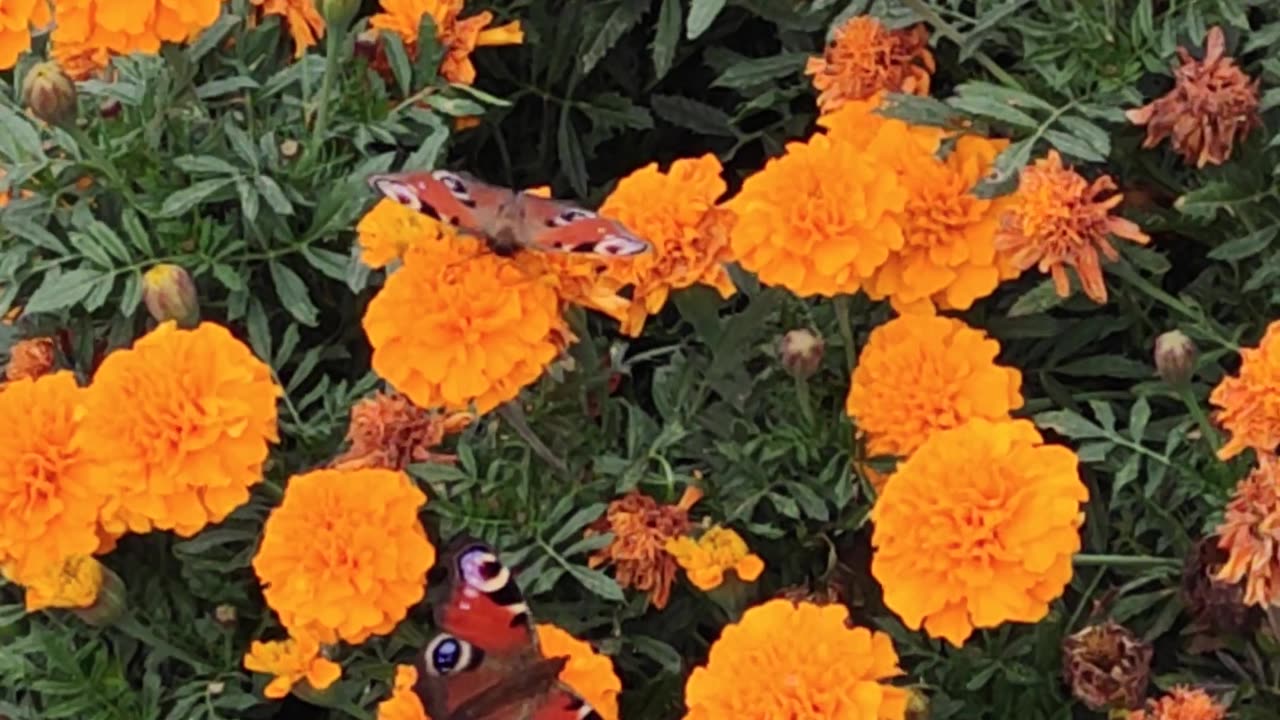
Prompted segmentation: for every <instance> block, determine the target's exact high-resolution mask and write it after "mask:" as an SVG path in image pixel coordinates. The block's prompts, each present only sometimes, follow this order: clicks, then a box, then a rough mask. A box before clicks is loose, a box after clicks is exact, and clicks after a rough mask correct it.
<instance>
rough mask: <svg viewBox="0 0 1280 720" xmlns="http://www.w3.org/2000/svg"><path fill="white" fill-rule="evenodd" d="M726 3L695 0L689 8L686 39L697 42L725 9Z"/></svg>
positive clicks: (723, 1)
mask: <svg viewBox="0 0 1280 720" xmlns="http://www.w3.org/2000/svg"><path fill="white" fill-rule="evenodd" d="M725 2H726V0H693V3H692V4H691V5H690V6H689V19H688V20H687V21H686V22H685V26H686V30H685V37H687V38H689V39H690V40H695V39H697V37H698V36H699V35H701V34H702V33H704V32H706V31H707V28H709V27H711V23H713V22H715V20H716V16H717V15H719V14H720V11H721V10H723V9H724V6H725Z"/></svg>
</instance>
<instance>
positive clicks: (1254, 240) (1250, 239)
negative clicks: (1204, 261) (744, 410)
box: [1209, 225, 1280, 262]
mask: <svg viewBox="0 0 1280 720" xmlns="http://www.w3.org/2000/svg"><path fill="white" fill-rule="evenodd" d="M1277 233H1280V225H1272V226H1271V227H1266V228H1263V229H1261V230H1256V231H1254V232H1251V233H1249V234H1248V235H1245V236H1244V237H1238V238H1236V239H1235V240H1228V241H1227V242H1224V243H1222V244H1221V245H1219V246H1218V247H1216V248H1214V249H1212V250H1210V251H1209V257H1210V258H1211V259H1213V260H1226V261H1229V262H1230V261H1235V260H1243V259H1245V258H1247V257H1253V256H1254V255H1257V254H1258V253H1260V252H1262V251H1263V250H1266V249H1267V248H1268V247H1270V246H1271V241H1272V240H1274V239H1275V238H1276V234H1277Z"/></svg>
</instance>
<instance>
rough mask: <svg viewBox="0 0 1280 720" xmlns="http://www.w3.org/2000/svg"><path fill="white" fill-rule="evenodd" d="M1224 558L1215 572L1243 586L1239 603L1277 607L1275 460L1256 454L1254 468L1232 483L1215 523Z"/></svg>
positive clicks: (1279, 467) (1278, 468)
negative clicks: (1219, 521) (1218, 521)
mask: <svg viewBox="0 0 1280 720" xmlns="http://www.w3.org/2000/svg"><path fill="white" fill-rule="evenodd" d="M1216 534H1217V535H1218V547H1219V548H1221V549H1223V550H1225V551H1226V552H1227V561H1226V562H1225V563H1223V564H1222V567H1221V569H1219V570H1218V572H1217V574H1216V575H1215V576H1214V577H1215V579H1217V580H1220V581H1222V582H1227V583H1241V582H1243V584H1244V602H1245V604H1246V605H1257V606H1259V607H1264V608H1265V607H1269V606H1280V460H1277V459H1276V457H1275V456H1274V455H1270V454H1267V453H1259V455H1258V466H1257V467H1256V468H1254V469H1253V472H1251V473H1249V476H1248V477H1246V478H1245V479H1243V480H1241V481H1240V482H1239V484H1237V485H1236V491H1235V494H1234V495H1233V496H1232V497H1231V501H1230V502H1228V503H1227V510H1226V513H1225V514H1224V515H1223V518H1222V524H1221V525H1219V526H1218V530H1217V533H1216Z"/></svg>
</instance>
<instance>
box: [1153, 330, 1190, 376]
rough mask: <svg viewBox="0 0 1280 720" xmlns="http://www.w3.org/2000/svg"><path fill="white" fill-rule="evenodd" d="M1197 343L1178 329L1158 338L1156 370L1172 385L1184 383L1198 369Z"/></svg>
mask: <svg viewBox="0 0 1280 720" xmlns="http://www.w3.org/2000/svg"><path fill="white" fill-rule="evenodd" d="M1197 354H1198V351H1197V350H1196V344H1195V343H1194V342H1192V341H1191V338H1189V337H1187V336H1186V335H1183V334H1182V333H1181V332H1179V331H1177V330H1170V331H1169V332H1167V333H1164V334H1162V335H1160V337H1158V338H1156V349H1155V360H1156V372H1158V373H1159V374H1160V379H1162V380H1164V381H1165V382H1167V383H1169V384H1170V385H1183V384H1185V383H1187V382H1189V381H1190V380H1191V376H1192V375H1193V374H1195V371H1196V355H1197Z"/></svg>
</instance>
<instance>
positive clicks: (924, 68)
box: [804, 15, 935, 113]
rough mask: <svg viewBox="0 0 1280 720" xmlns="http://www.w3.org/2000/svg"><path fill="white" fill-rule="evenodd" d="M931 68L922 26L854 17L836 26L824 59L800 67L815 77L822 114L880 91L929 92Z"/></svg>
mask: <svg viewBox="0 0 1280 720" xmlns="http://www.w3.org/2000/svg"><path fill="white" fill-rule="evenodd" d="M934 69H935V63H934V60H933V53H931V52H929V31H928V30H927V29H926V28H925V26H923V25H916V26H914V27H912V28H910V29H905V28H904V29H901V30H889V29H888V28H886V27H885V26H884V25H883V24H881V22H880V21H879V20H877V19H876V18H874V17H872V16H870V15H858V16H855V17H852V18H850V19H848V20H846V21H845V23H844V24H843V25H841V26H840V27H838V28H836V30H835V33H834V34H833V36H832V38H831V42H829V43H827V47H826V50H824V51H823V54H822V57H812V58H809V62H808V64H807V65H805V69H804V71H805V74H806V75H812V76H813V86H814V88H816V89H817V90H818V92H819V93H821V94H820V95H818V107H820V108H821V109H822V112H824V113H825V112H830V111H832V110H835V109H836V108H839V107H840V106H841V105H843V104H845V103H846V102H849V101H852V100H866V99H867V98H869V97H871V96H872V95H875V94H877V93H880V92H884V91H888V92H899V93H908V94H911V95H928V94H929V80H930V75H931V74H932V73H933V71H934Z"/></svg>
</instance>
